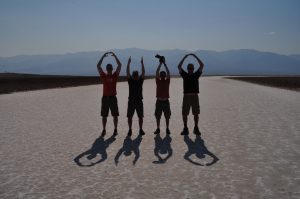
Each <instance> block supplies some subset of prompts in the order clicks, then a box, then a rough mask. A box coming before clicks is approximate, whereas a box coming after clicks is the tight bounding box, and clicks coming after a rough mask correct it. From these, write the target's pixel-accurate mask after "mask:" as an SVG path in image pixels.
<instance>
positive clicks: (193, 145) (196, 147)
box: [184, 135, 219, 166]
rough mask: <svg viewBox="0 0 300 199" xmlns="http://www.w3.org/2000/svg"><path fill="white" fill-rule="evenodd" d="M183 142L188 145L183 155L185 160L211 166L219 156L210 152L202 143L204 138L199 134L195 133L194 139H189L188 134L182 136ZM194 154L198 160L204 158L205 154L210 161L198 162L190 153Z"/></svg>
mask: <svg viewBox="0 0 300 199" xmlns="http://www.w3.org/2000/svg"><path fill="white" fill-rule="evenodd" d="M184 142H185V143H186V145H187V147H188V151H187V152H186V153H185V155H184V159H186V160H187V161H189V162H191V163H193V164H195V165H198V166H211V165H213V164H215V163H216V162H217V161H218V160H219V158H217V156H215V155H214V154H213V153H212V152H210V151H209V150H208V149H207V148H206V146H205V145H204V140H203V139H202V138H201V137H200V135H196V139H195V141H193V140H191V138H190V137H189V136H188V135H185V136H184ZM193 154H195V155H196V157H197V158H199V160H201V159H204V158H206V157H205V155H208V156H210V157H211V158H213V159H212V161H211V162H208V163H206V164H204V163H200V162H198V161H195V160H192V159H191V155H193Z"/></svg>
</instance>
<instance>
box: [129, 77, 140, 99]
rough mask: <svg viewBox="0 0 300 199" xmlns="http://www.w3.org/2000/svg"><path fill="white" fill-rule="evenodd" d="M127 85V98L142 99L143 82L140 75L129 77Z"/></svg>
mask: <svg viewBox="0 0 300 199" xmlns="http://www.w3.org/2000/svg"><path fill="white" fill-rule="evenodd" d="M127 81H128V85H129V96H128V99H129V100H140V99H143V83H144V79H143V78H142V77H138V78H137V79H134V78H133V77H132V76H131V77H129V79H128V80H127Z"/></svg>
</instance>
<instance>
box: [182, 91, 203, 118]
mask: <svg viewBox="0 0 300 199" xmlns="http://www.w3.org/2000/svg"><path fill="white" fill-rule="evenodd" d="M191 107H192V112H193V115H199V114H200V105H199V96H198V95H184V96H183V102H182V115H189V114H190V109H191Z"/></svg>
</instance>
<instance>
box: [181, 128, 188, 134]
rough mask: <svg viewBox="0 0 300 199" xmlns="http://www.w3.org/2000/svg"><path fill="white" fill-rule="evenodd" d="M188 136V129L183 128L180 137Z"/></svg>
mask: <svg viewBox="0 0 300 199" xmlns="http://www.w3.org/2000/svg"><path fill="white" fill-rule="evenodd" d="M188 134H189V129H188V128H187V127H184V128H183V131H182V132H181V135H188Z"/></svg>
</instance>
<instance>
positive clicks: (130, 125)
mask: <svg viewBox="0 0 300 199" xmlns="http://www.w3.org/2000/svg"><path fill="white" fill-rule="evenodd" d="M128 126H129V129H132V117H129V118H128Z"/></svg>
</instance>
